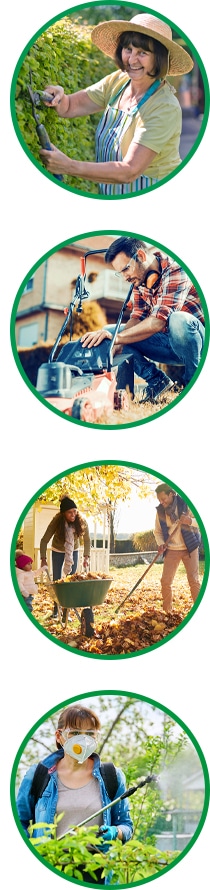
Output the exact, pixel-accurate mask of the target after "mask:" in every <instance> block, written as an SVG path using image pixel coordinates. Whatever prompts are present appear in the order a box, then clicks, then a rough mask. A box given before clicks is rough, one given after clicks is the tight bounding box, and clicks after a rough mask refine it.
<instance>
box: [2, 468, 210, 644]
mask: <svg viewBox="0 0 210 890" xmlns="http://www.w3.org/2000/svg"><path fill="white" fill-rule="evenodd" d="M102 465H103V466H105V465H106V466H107V465H108V466H110V465H111V466H122V467H133V468H134V469H140V470H143V471H144V472H148V473H151V475H154V476H156V477H157V479H162V480H163V482H166V483H167V484H168V485H170V486H172V487H173V488H175V489H176V491H177V492H178V494H180V495H181V497H184V499H185V500H186V502H187V504H188V506H189V507H190V509H191V510H192V512H193V514H194V516H195V517H196V519H197V522H198V525H199V528H200V532H201V535H202V540H203V544H204V554H205V569H204V577H203V581H202V584H201V589H200V592H199V595H198V597H197V599H196V602H195V603H194V604H193V606H192V608H191V609H190V611H189V612H188V614H187V615H186V618H184V620H183V621H182V622H181V624H180V625H179V626H178V627H177V628H176V630H174V631H172V633H170V634H168V636H167V637H165V638H164V639H163V640H160V641H159V642H158V643H155V644H154V645H153V646H148V647H147V648H145V649H139V650H137V652H129V653H123V654H122V655H97V654H96V653H94V652H84V651H83V650H82V649H76V648H73V647H71V646H69V645H68V644H67V643H62V642H61V640H57V639H55V638H54V637H53V634H50V633H49V632H48V631H47V630H46V629H45V628H43V626H42V625H40V624H39V622H38V621H37V619H36V618H34V616H33V615H32V614H31V613H30V612H29V610H28V608H27V606H26V604H25V603H24V598H23V596H21V593H20V590H19V587H18V583H17V578H16V571H15V549H16V540H17V537H18V533H19V531H20V528H21V525H22V522H23V520H24V518H25V516H26V514H27V513H28V510H29V509H30V507H31V506H32V505H33V504H34V502H35V501H36V500H37V498H38V497H39V495H40V494H42V493H43V492H44V491H46V488H49V487H50V485H52V484H53V482H56V481H57V480H58V479H61V478H62V477H63V476H65V475H70V474H71V473H73V472H74V473H75V472H77V470H81V469H85V468H87V467H93V466H102ZM10 568H11V575H12V581H13V585H14V588H15V591H16V594H17V596H18V599H19V602H20V605H21V606H22V609H23V610H24V612H25V613H26V615H27V617H28V618H29V620H30V621H31V622H32V624H34V625H35V627H36V628H38V630H39V631H40V632H41V633H43V635H44V636H46V637H47V638H48V640H51V642H53V643H56V645H58V646H60V647H61V648H62V649H66V651H67V652H72V653H73V654H74V655H81V656H82V657H85V658H94V659H99V660H101V659H103V660H104V661H107V660H109V661H110V660H111V661H116V660H121V659H125V658H136V657H137V656H140V655H146V654H147V653H148V652H152V651H153V650H154V649H158V648H159V647H160V646H163V645H164V644H165V643H168V642H169V641H170V640H171V639H172V638H173V637H175V636H176V635H177V634H178V633H180V631H181V630H182V629H183V627H185V626H186V624H188V621H190V619H191V618H192V616H193V615H194V614H195V612H196V610H197V608H198V606H199V604H200V602H201V599H202V598H203V595H204V592H205V589H206V585H207V581H208V576H209V546H208V538H207V534H206V530H205V527H204V525H203V522H202V519H201V517H200V516H199V513H198V512H197V510H196V508H195V507H194V504H193V503H192V501H191V500H190V499H189V498H188V497H187V496H186V495H185V493H184V492H183V491H182V489H181V488H179V487H178V486H177V485H176V484H175V483H174V482H172V480H171V479H168V478H167V477H166V476H163V474H162V473H158V472H157V471H156V472H154V471H153V470H151V468H150V467H145V466H143V465H142V464H135V463H130V462H128V461H120V462H119V460H118V461H117V460H113V461H110V460H104V461H103V460H100V461H91V462H90V463H88V464H87V463H85V464H78V465H76V466H74V467H71V468H70V469H69V468H68V469H66V470H63V471H62V473H58V474H57V475H56V476H54V477H53V478H52V479H49V480H48V482H47V484H45V485H42V487H41V488H40V489H38V491H37V492H36V493H35V495H33V497H32V498H31V499H30V500H29V501H28V503H27V505H26V507H25V508H24V510H23V511H22V513H21V515H20V517H19V519H18V522H17V524H16V527H15V531H14V534H13V538H12V544H11V555H10Z"/></svg>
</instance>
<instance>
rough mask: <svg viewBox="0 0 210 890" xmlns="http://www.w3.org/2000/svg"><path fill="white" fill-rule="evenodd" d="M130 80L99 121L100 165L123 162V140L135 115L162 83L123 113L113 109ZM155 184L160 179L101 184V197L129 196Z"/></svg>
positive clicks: (154, 84)
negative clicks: (108, 162) (106, 162)
mask: <svg viewBox="0 0 210 890" xmlns="http://www.w3.org/2000/svg"><path fill="white" fill-rule="evenodd" d="M129 83H130V80H128V81H127V83H126V84H124V85H123V86H122V87H121V89H120V90H119V92H118V93H117V94H116V96H114V97H113V98H112V99H111V100H110V102H109V105H107V108H106V110H105V112H104V114H103V117H102V118H101V120H100V121H99V124H98V127H97V130H96V136H95V139H96V161H97V162H98V163H101V162H104V161H123V156H122V152H121V142H122V138H123V136H124V134H125V132H126V130H128V128H129V126H130V124H131V120H132V118H133V117H134V115H135V114H136V113H137V111H138V109H139V108H140V106H141V105H143V103H144V102H146V101H147V99H149V97H150V96H151V95H152V93H154V92H155V91H156V90H157V89H158V88H159V86H160V84H161V81H160V80H156V81H155V83H153V84H152V86H151V87H149V89H148V90H147V92H146V93H145V94H144V96H143V97H142V99H140V101H139V102H138V105H136V106H135V108H133V110H132V111H129V112H127V111H121V110H120V109H119V108H112V105H113V103H116V100H117V99H118V98H119V96H121V93H123V91H124V90H125V89H126V87H127V86H128V84H129ZM155 182H158V179H154V177H150V176H139V177H138V178H137V179H135V180H134V182H128V183H122V184H121V183H117V182H116V183H103V182H101V183H99V192H100V194H101V195H128V194H134V193H135V192H139V191H142V190H143V189H146V188H148V187H149V186H150V185H154V183H155Z"/></svg>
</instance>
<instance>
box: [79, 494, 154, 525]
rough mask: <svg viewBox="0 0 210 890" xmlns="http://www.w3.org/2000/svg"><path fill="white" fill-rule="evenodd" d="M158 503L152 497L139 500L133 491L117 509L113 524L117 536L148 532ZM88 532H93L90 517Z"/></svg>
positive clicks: (152, 523)
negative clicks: (125, 533)
mask: <svg viewBox="0 0 210 890" xmlns="http://www.w3.org/2000/svg"><path fill="white" fill-rule="evenodd" d="M157 504H158V501H157V500H156V498H155V497H154V496H151V497H146V498H142V499H140V498H139V497H138V495H137V492H136V491H135V490H134V491H133V492H132V494H131V497H130V498H129V499H128V500H127V503H126V502H123V504H121V505H120V506H119V507H118V511H117V521H116V523H115V525H116V528H117V534H120V533H121V532H127V534H132V533H133V532H139V531H149V529H153V528H154V523H155V508H156V506H157ZM88 524H89V528H90V531H93V522H92V519H91V516H90V517H89V518H88Z"/></svg>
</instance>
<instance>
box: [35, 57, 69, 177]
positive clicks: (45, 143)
mask: <svg viewBox="0 0 210 890" xmlns="http://www.w3.org/2000/svg"><path fill="white" fill-rule="evenodd" d="M28 92H29V96H30V100H31V104H32V114H33V118H34V120H35V124H36V132H37V136H38V139H39V142H40V145H41V146H42V148H45V149H46V150H47V151H52V146H51V142H50V139H49V136H48V133H47V130H46V129H45V127H44V124H41V123H40V120H39V115H38V114H37V111H36V108H37V106H39V105H40V100H42V102H52V99H53V96H52V95H51V94H50V93H47V92H46V91H45V90H44V91H40V92H38V91H34V90H33V88H32V74H31V71H30V85H28ZM53 176H54V178H55V179H58V180H59V181H60V182H62V181H63V176H61V174H60V173H54V174H53Z"/></svg>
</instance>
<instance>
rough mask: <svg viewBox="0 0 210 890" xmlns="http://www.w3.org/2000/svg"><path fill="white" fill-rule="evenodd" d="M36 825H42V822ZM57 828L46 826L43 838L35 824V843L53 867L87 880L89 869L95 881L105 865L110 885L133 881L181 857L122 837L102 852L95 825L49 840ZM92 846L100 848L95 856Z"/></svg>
mask: <svg viewBox="0 0 210 890" xmlns="http://www.w3.org/2000/svg"><path fill="white" fill-rule="evenodd" d="M55 821H56V820H55ZM40 826H41V827H42V828H43V827H44V823H40ZM36 828H39V823H37V825H36ZM54 828H55V826H53V825H50V826H49V825H46V826H45V831H46V838H44V837H43V838H42V839H40V837H39V838H33V827H32V826H31V828H30V834H31V843H32V844H33V846H35V848H36V850H37V852H38V853H39V855H41V856H42V857H43V858H44V859H45V861H46V862H48V863H49V865H50V866H51V867H52V868H55V869H57V870H58V871H62V872H64V874H65V875H66V876H68V877H69V878H70V879H71V878H73V879H77V880H79V881H81V880H83V881H85V871H84V870H85V869H86V870H87V872H88V874H89V875H91V878H90V877H89V878H88V880H91V881H92V882H93V883H94V881H95V880H97V878H96V876H95V871H96V870H97V869H98V868H101V869H103V872H102V874H104V876H109V881H110V884H116V883H117V884H124V883H126V884H130V883H133V882H134V881H138V880H139V881H140V880H144V879H145V878H149V877H151V876H152V875H155V874H157V873H159V872H161V871H162V869H163V868H165V867H166V866H167V865H168V864H169V863H170V862H173V860H174V859H175V858H176V857H177V856H178V852H177V851H176V853H169V852H166V853H162V852H161V851H160V850H157V849H156V848H155V847H154V846H153V845H150V844H144V843H141V842H140V841H138V840H137V839H135V838H133V839H132V840H130V841H129V842H128V843H127V844H124V845H123V844H122V843H121V841H120V840H116V841H111V843H110V846H109V848H108V849H107V851H106V853H105V852H104V853H102V852H100V839H99V838H97V836H96V834H95V829H94V827H93V828H89V829H88V827H87V828H86V829H84V828H78V829H77V831H76V832H75V834H74V835H72V836H71V835H67V836H66V837H65V840H56V839H55V838H53V839H52V840H51V841H49V840H47V835H48V836H49V832H50V831H51V832H52V833H54ZM96 831H97V829H96ZM90 845H94V846H95V849H96V850H97V849H98V852H95V853H94V855H93V854H92V853H91V852H90V850H89V849H88V847H89V846H90ZM81 869H82V872H81Z"/></svg>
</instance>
